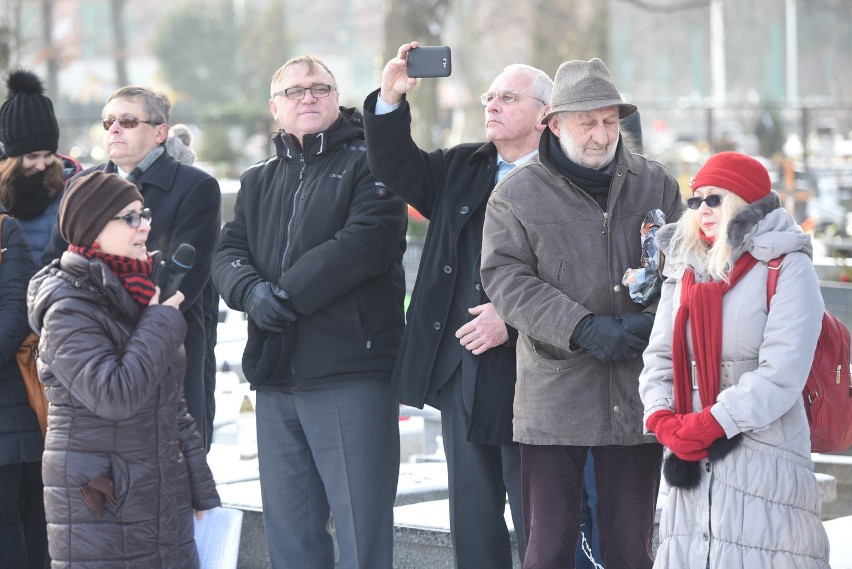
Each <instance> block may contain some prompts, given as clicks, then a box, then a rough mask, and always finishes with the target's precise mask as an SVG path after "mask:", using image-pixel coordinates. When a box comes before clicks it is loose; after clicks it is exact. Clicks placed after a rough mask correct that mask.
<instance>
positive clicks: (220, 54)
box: [152, 0, 287, 113]
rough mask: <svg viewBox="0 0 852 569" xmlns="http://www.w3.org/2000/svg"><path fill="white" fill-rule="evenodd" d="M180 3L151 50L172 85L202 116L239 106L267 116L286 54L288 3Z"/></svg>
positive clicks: (203, 0) (216, 0)
mask: <svg viewBox="0 0 852 569" xmlns="http://www.w3.org/2000/svg"><path fill="white" fill-rule="evenodd" d="M257 4H258V3H254V2H246V3H245V8H244V9H243V10H242V11H239V12H238V11H236V10H235V8H234V3H233V2H232V1H231V0H182V1H177V2H176V3H175V5H174V8H173V10H172V12H171V13H170V14H169V15H168V17H166V18H164V19H163V20H162V23H161V24H160V26H159V28H158V29H157V30H156V32H155V34H154V39H153V41H152V51H153V52H154V54H155V55H156V56H157V58H158V59H159V60H160V63H161V65H162V68H163V71H164V73H165V79H166V81H167V82H168V84H169V85H170V86H171V87H172V88H173V89H175V90H176V91H179V92H180V93H181V94H182V95H183V96H184V98H186V99H187V100H188V101H189V102H191V103H192V104H194V105H196V106H200V107H201V108H202V110H203V111H205V112H207V111H209V110H210V109H218V108H219V107H220V106H221V105H226V104H227V105H230V106H232V105H234V104H240V105H245V106H248V107H249V108H251V109H257V110H258V112H262V113H265V112H266V101H267V100H268V99H269V81H270V78H271V77H272V74H273V72H274V71H275V70H276V69H277V68H278V67H279V66H280V65H281V64H282V63H284V60H285V59H286V58H283V54H286V53H287V50H286V45H287V40H286V34H285V33H284V32H283V31H282V30H284V29H285V27H286V26H285V21H284V1H283V0H271V1H269V2H265V3H263V7H259V6H258V5H257Z"/></svg>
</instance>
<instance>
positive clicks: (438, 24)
mask: <svg viewBox="0 0 852 569" xmlns="http://www.w3.org/2000/svg"><path fill="white" fill-rule="evenodd" d="M449 5H450V0H412V1H409V2H388V6H389V8H388V12H387V17H386V18H385V58H384V61H385V62H387V61H389V60H390V59H391V58H393V57H396V53H397V51H398V50H399V46H401V45H402V44H404V43H407V42H410V41H413V40H417V41H418V42H420V45H441V44H442V41H441V38H442V37H443V32H444V29H445V27H446V18H447V12H448V11H449ZM424 14H428V15H429V16H430V17H425V18H424ZM382 67H384V64H383V65H382ZM438 81H440V79H419V80H418V86H417V88H415V89H414V90H413V91H411V92H410V93H409V97H408V101H409V102H410V103H411V110H412V115H413V120H412V124H411V129H412V136H413V137H414V140H415V142H417V145H418V146H420V147H421V148H423V149H424V150H433V149H435V148H438V147H440V146H441V145H442V141H443V139H444V137H443V136H442V132H441V130H442V128H441V121H440V119H439V116H438V94H437V86H438V84H437V82H438Z"/></svg>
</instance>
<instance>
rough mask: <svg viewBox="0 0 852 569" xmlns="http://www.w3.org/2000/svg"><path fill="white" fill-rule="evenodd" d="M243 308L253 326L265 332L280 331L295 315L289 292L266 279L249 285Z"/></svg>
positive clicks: (291, 321)
mask: <svg viewBox="0 0 852 569" xmlns="http://www.w3.org/2000/svg"><path fill="white" fill-rule="evenodd" d="M243 308H245V311H246V314H248V316H249V318H250V319H251V321H252V322H254V324H255V326H257V327H258V328H260V329H261V330H266V331H267V332H282V331H283V330H284V329H285V328H286V327H287V326H289V325H290V324H292V323H293V322H295V321H296V317H297V314H296V310H295V309H294V308H293V306H292V304H291V303H290V294H289V293H287V291H285V290H283V289H282V288H281V287H279V286H278V285H277V284H272V283H270V282H267V281H257V282H256V283H254V284H253V285H251V287H249V289H248V292H246V294H245V298H244V299H243Z"/></svg>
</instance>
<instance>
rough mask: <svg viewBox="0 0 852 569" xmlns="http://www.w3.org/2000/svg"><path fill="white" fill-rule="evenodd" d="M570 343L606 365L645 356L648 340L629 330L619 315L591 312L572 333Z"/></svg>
mask: <svg viewBox="0 0 852 569" xmlns="http://www.w3.org/2000/svg"><path fill="white" fill-rule="evenodd" d="M570 341H571V345H572V346H577V347H580V348H582V349H583V350H584V351H585V352H586V353H587V354H589V355H590V356H592V357H593V358H596V359H599V360H600V361H602V362H604V363H606V364H613V363H618V362H623V361H626V360H629V359H632V358H635V357H638V356H641V355H642V351H643V350H644V349H645V346H647V345H648V342H647V340H644V341H643V340H642V339H641V338H639V337H638V336H635V335H633V334H631V333H629V332H628V331H627V330H626V329H625V328H624V326H622V320H621V319H620V317H619V316H596V315H594V314H589V315H588V316H586V317H585V318H583V319H582V320H580V321H579V322H578V323H577V326H575V327H574V331H573V332H572V333H571V340H570Z"/></svg>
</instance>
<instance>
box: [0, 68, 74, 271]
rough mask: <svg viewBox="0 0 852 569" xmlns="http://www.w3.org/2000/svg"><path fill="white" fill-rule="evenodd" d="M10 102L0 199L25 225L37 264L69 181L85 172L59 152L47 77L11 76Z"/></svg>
mask: <svg viewBox="0 0 852 569" xmlns="http://www.w3.org/2000/svg"><path fill="white" fill-rule="evenodd" d="M6 87H7V88H8V92H7V94H6V101H5V102H4V103H3V106H2V107H0V142H2V143H3V153H4V154H5V158H4V159H3V160H2V161H0V204H3V206H5V207H6V209H7V210H8V211H9V213H11V214H12V215H13V216H14V217H15V218H17V219H18V221H19V222H20V224H21V226H22V227H23V228H24V233H25V235H26V237H27V243H28V244H29V246H30V249H31V250H32V254H33V259H34V260H35V263H36V266H39V265H40V264H41V257H42V254H43V253H44V249H45V247H46V246H47V243H48V240H49V239H50V232H51V230H52V229H53V225H54V224H55V223H56V212H57V210H58V209H59V200H60V198H61V194H62V187H63V186H64V185H65V181H66V180H67V179H68V178H70V177H71V176H73V175H74V174H76V173H77V172H79V171H80V170H81V169H82V168H81V166H80V163H79V162H77V161H76V160H74V159H72V158H69V157H67V156H62V155H61V154H57V153H56V150H57V148H58V146H59V124H58V123H57V122H56V116H55V115H54V113H53V103H52V102H51V101H50V99H49V98H48V97H47V96H46V95H45V94H44V87H43V86H42V83H41V80H39V78H38V77H37V76H36V75H35V74H34V73H31V72H29V71H25V70H18V71H13V72H12V73H11V74H10V75H9V77H8V78H7V81H6Z"/></svg>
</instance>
